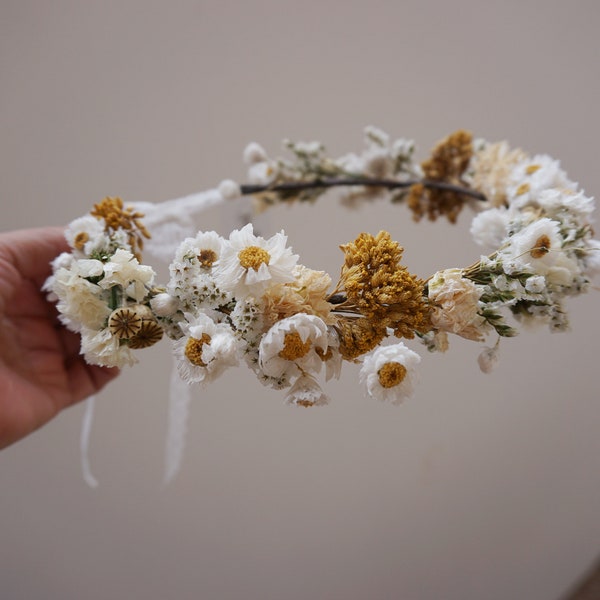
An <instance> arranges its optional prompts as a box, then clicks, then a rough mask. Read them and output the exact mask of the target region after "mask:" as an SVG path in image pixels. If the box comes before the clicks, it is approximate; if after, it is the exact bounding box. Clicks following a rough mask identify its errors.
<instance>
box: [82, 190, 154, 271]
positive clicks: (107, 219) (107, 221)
mask: <svg viewBox="0 0 600 600" xmlns="http://www.w3.org/2000/svg"><path fill="white" fill-rule="evenodd" d="M90 214H91V215H92V216H93V217H96V218H97V219H102V220H103V221H104V229H105V231H106V232H107V233H111V232H114V231H117V230H118V229H124V230H125V231H126V232H127V236H128V240H127V241H128V242H129V245H130V246H131V248H132V252H133V254H134V255H135V257H136V258H137V259H138V260H141V251H142V250H143V249H144V238H146V239H150V237H151V236H150V232H149V231H148V230H147V229H146V227H145V226H144V224H143V223H142V221H141V219H142V217H143V216H144V214H143V213H141V212H138V211H134V210H133V207H131V206H128V207H125V206H124V204H123V200H121V198H111V197H110V196H107V197H106V198H104V200H102V202H100V203H98V204H94V208H93V209H92V211H91V212H90Z"/></svg>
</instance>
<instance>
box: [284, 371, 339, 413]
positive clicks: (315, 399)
mask: <svg viewBox="0 0 600 600" xmlns="http://www.w3.org/2000/svg"><path fill="white" fill-rule="evenodd" d="M285 401H286V402H287V403H288V404H293V405H294V406H304V407H309V406H324V405H325V404H329V397H328V396H327V395H326V394H325V393H324V392H323V390H322V389H321V386H320V385H319V383H318V382H317V380H316V379H315V378H314V377H313V376H312V375H309V374H307V373H305V374H304V375H302V376H300V377H298V379H296V382H295V383H294V385H293V386H292V387H291V388H290V390H289V392H288V393H287V395H286V397H285Z"/></svg>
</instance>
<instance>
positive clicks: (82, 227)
mask: <svg viewBox="0 0 600 600" xmlns="http://www.w3.org/2000/svg"><path fill="white" fill-rule="evenodd" d="M65 238H66V240H67V242H68V244H69V246H71V248H72V249H73V251H74V252H76V253H77V254H78V255H79V256H82V255H85V256H89V255H90V254H92V252H94V251H99V250H101V249H106V248H108V247H109V245H110V239H109V237H108V236H107V235H106V234H105V232H104V222H103V221H101V220H100V219H97V218H96V217H92V216H91V215H86V216H85V217H79V218H78V219H75V220H74V221H71V223H69V225H68V227H67V228H66V229H65Z"/></svg>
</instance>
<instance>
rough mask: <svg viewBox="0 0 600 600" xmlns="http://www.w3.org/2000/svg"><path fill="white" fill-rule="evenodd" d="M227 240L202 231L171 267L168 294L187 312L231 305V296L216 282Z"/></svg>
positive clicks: (184, 246) (180, 250)
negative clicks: (219, 262) (177, 300)
mask: <svg viewBox="0 0 600 600" xmlns="http://www.w3.org/2000/svg"><path fill="white" fill-rule="evenodd" d="M224 243H225V240H224V239H223V238H222V237H221V236H220V235H219V234H217V233H216V232H214V231H206V232H202V231H201V232H199V233H198V234H197V235H196V237H193V238H191V237H190V238H186V239H185V240H184V241H183V242H182V243H181V244H180V245H179V247H178V248H177V251H176V252H175V257H174V258H173V261H172V262H171V264H170V265H169V273H170V274H171V279H170V280H169V284H168V285H167V292H168V293H169V294H171V295H173V296H175V297H177V298H178V299H179V300H180V302H181V305H182V308H183V310H188V311H190V312H197V311H198V309H206V308H209V307H216V306H221V305H224V304H227V303H228V302H229V301H230V300H231V296H230V295H229V294H228V293H227V292H225V291H223V290H221V289H219V288H218V287H217V284H216V281H215V271H216V268H217V267H216V265H217V264H218V261H219V259H220V257H221V252H222V249H223V245H224Z"/></svg>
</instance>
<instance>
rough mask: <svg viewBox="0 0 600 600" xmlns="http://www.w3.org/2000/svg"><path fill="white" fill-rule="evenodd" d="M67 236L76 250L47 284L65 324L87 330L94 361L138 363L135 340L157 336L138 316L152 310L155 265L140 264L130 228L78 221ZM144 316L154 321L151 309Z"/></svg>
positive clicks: (84, 343)
mask: <svg viewBox="0 0 600 600" xmlns="http://www.w3.org/2000/svg"><path fill="white" fill-rule="evenodd" d="M125 214H126V213H125ZM65 237H66V239H67V241H68V243H69V245H70V246H71V252H70V253H67V252H65V253H63V254H61V255H60V256H58V257H57V258H56V259H55V260H54V262H53V265H52V266H53V274H52V276H51V277H49V278H48V279H47V281H46V283H45V284H44V290H45V291H46V292H48V294H49V297H50V298H51V299H54V300H56V302H57V308H58V312H59V318H60V320H61V322H62V323H63V324H64V325H65V326H66V327H67V328H68V329H70V330H71V331H74V332H76V333H79V334H81V351H82V353H83V354H84V355H85V358H86V360H87V361H88V362H89V363H91V364H95V365H102V366H108V367H122V366H124V365H132V364H134V363H135V362H137V359H136V358H135V356H134V355H133V353H132V351H131V348H130V344H129V339H130V338H131V339H133V338H135V337H136V334H139V333H141V334H142V335H141V336H138V337H137V338H136V342H137V343H138V344H141V345H140V346H138V347H142V345H144V344H145V343H146V338H147V337H148V336H149V335H153V336H155V337H156V335H157V331H154V332H151V331H150V330H149V329H151V327H150V328H149V326H150V323H144V317H143V316H142V315H141V314H140V315H136V311H140V312H145V311H147V308H146V307H145V303H146V302H147V301H148V300H149V299H150V297H151V290H152V285H153V283H154V277H155V272H154V269H152V267H150V266H147V265H142V264H140V262H139V261H138V259H137V258H136V256H135V248H134V247H133V246H132V244H131V243H130V241H129V238H128V235H127V232H126V231H125V230H124V229H122V228H118V229H112V228H110V227H108V226H107V225H106V223H105V221H104V220H103V219H102V218H98V217H94V216H86V217H82V218H79V219H76V220H75V221H73V222H72V223H71V224H70V225H69V227H68V228H67V229H66V232H65ZM144 316H145V317H146V319H145V320H146V321H148V320H151V321H154V320H153V319H152V318H151V317H150V312H146V314H145V315H144ZM119 317H121V319H120V318H119ZM123 332H126V333H125V335H123ZM127 332H129V333H127ZM133 345H134V346H135V344H133Z"/></svg>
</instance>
